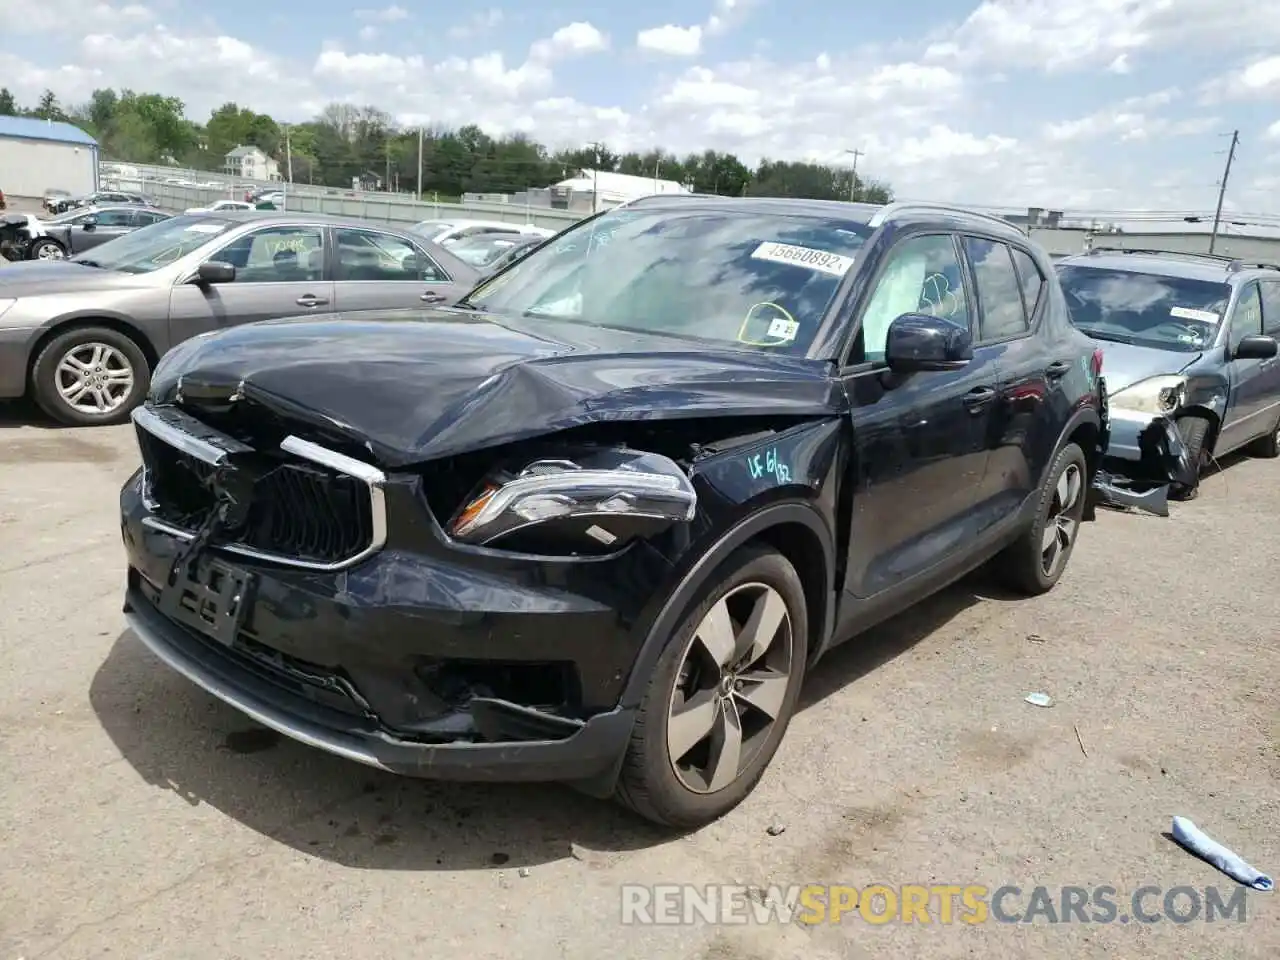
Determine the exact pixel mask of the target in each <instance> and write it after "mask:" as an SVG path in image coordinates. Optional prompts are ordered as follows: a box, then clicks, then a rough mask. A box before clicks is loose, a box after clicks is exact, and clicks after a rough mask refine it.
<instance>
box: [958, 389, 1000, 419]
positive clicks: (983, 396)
mask: <svg viewBox="0 0 1280 960" xmlns="http://www.w3.org/2000/svg"><path fill="white" fill-rule="evenodd" d="M995 398H996V391H995V389H994V388H992V387H974V388H973V389H972V390H970V391H969V392H968V393H966V394H965V395H964V397H963V398H962V402H963V403H964V405H965V407H967V408H968V410H969V412H970V413H980V412H982V410H983V409H984V408H985V407H986V406H987V404H989V403H990V402H991V401H992V400H994V399H995Z"/></svg>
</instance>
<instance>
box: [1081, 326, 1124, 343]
mask: <svg viewBox="0 0 1280 960" xmlns="http://www.w3.org/2000/svg"><path fill="white" fill-rule="evenodd" d="M1076 329H1077V330H1079V331H1080V332H1081V333H1083V334H1084V335H1085V336H1088V337H1093V339H1095V340H1109V341H1111V342H1112V343H1128V344H1132V343H1133V342H1134V338H1133V337H1126V336H1125V335H1124V334H1121V333H1109V332H1107V331H1104V330H1094V329H1092V328H1091V327H1076Z"/></svg>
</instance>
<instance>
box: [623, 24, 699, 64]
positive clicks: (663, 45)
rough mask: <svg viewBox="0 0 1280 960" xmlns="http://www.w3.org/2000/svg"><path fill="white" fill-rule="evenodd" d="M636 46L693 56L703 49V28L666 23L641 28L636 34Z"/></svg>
mask: <svg viewBox="0 0 1280 960" xmlns="http://www.w3.org/2000/svg"><path fill="white" fill-rule="evenodd" d="M636 46H637V47H639V48H640V49H641V50H646V51H648V52H650V53H662V54H666V55H667V56H671V57H692V56H694V55H696V54H697V53H698V51H700V50H701V49H702V28H701V27H699V26H697V25H694V26H692V27H677V26H674V25H673V24H670V23H668V24H666V25H664V26H661V27H653V28H651V29H649V30H641V31H640V32H639V33H637V34H636Z"/></svg>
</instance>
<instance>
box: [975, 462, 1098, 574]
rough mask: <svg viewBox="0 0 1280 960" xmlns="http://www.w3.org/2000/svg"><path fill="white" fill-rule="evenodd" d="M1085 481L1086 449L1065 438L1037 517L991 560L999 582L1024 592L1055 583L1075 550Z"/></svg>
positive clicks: (1047, 479)
mask: <svg viewBox="0 0 1280 960" xmlns="http://www.w3.org/2000/svg"><path fill="white" fill-rule="evenodd" d="M1088 483H1089V465H1088V462H1087V461H1086V460H1085V456H1084V451H1083V450H1081V449H1080V447H1079V445H1078V444H1075V443H1068V444H1067V445H1066V446H1065V447H1063V448H1062V450H1061V451H1059V453H1058V456H1057V457H1056V458H1055V459H1054V461H1053V465H1052V466H1051V467H1050V468H1049V470H1048V471H1047V472H1046V473H1045V479H1044V486H1043V487H1041V489H1040V499H1039V502H1038V503H1037V504H1036V518H1035V521H1034V522H1033V523H1032V524H1031V526H1030V527H1029V528H1028V529H1027V531H1026V532H1025V533H1023V534H1022V535H1021V536H1020V537H1019V538H1018V539H1017V540H1015V541H1014V542H1013V543H1012V544H1010V545H1009V546H1008V547H1006V548H1005V549H1004V551H1003V552H1001V553H1000V554H999V555H997V556H996V558H995V561H994V563H993V565H992V566H993V569H994V571H995V573H996V576H997V577H998V578H999V579H1000V580H1001V581H1002V582H1003V583H1005V584H1006V585H1007V586H1009V587H1010V588H1012V589H1014V590H1016V591H1018V592H1019V593H1024V594H1026V595H1027V596H1038V595H1039V594H1042V593H1048V592H1049V591H1050V590H1052V589H1053V588H1054V587H1055V586H1056V585H1057V583H1058V581H1059V580H1060V579H1062V574H1063V572H1064V571H1065V570H1066V569H1067V563H1068V562H1069V561H1070V560H1071V554H1072V552H1073V551H1074V550H1075V546H1076V537H1077V535H1078V534H1079V532H1080V523H1081V521H1082V520H1083V518H1084V509H1085V501H1086V500H1087V499H1088V492H1089V491H1088V490H1087V486H1088Z"/></svg>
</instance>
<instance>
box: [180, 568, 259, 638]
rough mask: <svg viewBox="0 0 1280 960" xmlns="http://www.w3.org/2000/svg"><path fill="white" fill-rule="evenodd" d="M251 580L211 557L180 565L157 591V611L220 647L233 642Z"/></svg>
mask: <svg viewBox="0 0 1280 960" xmlns="http://www.w3.org/2000/svg"><path fill="white" fill-rule="evenodd" d="M252 589H253V577H252V576H251V575H250V574H249V573H247V572H246V571H244V570H240V569H238V568H236V567H233V566H231V565H230V564H227V563H223V562H222V561H221V560H216V559H213V558H212V557H207V558H205V557H202V558H200V559H197V560H196V561H195V562H194V563H191V564H185V563H184V564H182V565H181V567H180V569H179V570H178V577H177V580H176V581H175V582H174V583H173V584H172V585H171V586H167V587H165V588H164V589H163V590H161V592H160V603H159V606H160V611H161V613H163V614H165V616H167V617H169V618H170V619H172V620H175V621H177V622H178V623H180V624H182V625H183V626H186V627H190V628H192V629H193V630H197V631H199V632H200V633H202V634H204V635H205V636H206V637H209V638H210V639H211V640H214V641H216V642H218V643H220V644H222V645H223V646H227V647H229V646H231V645H232V644H233V643H235V639H236V635H237V634H239V632H240V628H241V627H243V626H244V621H245V615H246V614H247V612H248V609H249V605H250V602H251V591H252Z"/></svg>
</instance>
